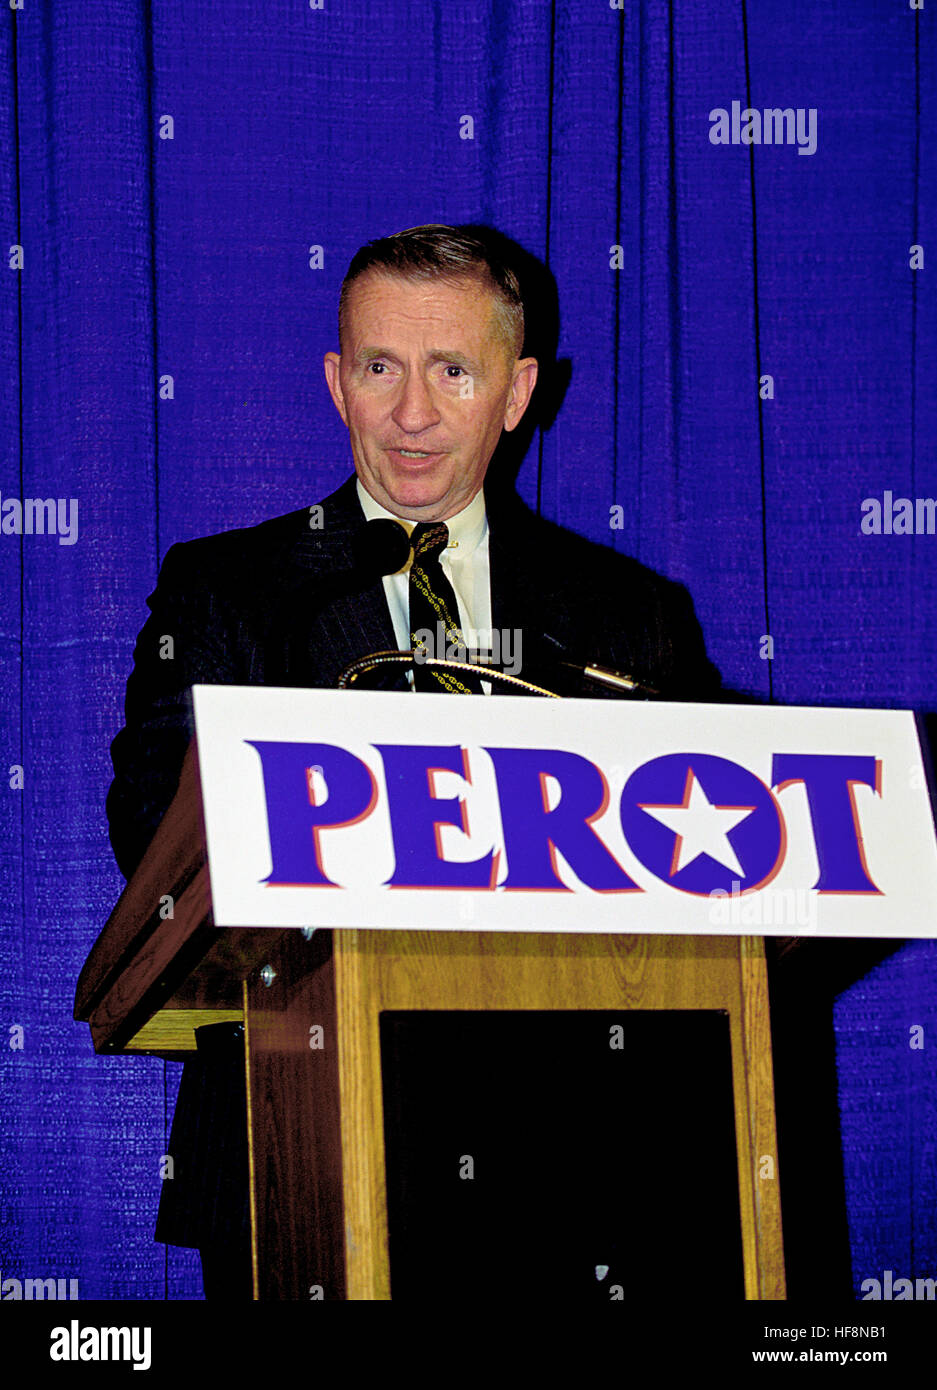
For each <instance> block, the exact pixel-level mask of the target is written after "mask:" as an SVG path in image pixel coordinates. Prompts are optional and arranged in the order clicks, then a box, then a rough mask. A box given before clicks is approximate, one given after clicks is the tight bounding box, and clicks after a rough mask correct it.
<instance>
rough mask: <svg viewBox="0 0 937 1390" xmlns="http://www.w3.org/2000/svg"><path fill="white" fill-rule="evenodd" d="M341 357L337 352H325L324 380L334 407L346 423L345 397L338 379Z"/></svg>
mask: <svg viewBox="0 0 937 1390" xmlns="http://www.w3.org/2000/svg"><path fill="white" fill-rule="evenodd" d="M341 364H342V359H341V358H340V357H339V355H338V353H337V352H327V353H326V354H325V361H324V364H323V365H324V366H325V381H326V385H327V386H328V388H329V395H330V396H331V397H332V400H333V401H334V402H335V409H336V410H337V411H338V413H339V415H340V416H341V417H342V419H343V420H344V422H345V424H346V425H347V424H348V416H347V415H346V414H345V397H344V396H343V395H342V383H341V379H340V368H341Z"/></svg>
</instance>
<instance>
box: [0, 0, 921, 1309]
mask: <svg viewBox="0 0 937 1390" xmlns="http://www.w3.org/2000/svg"><path fill="white" fill-rule="evenodd" d="M927 23H928V21H927V17H926V12H925V13H923V14H922V13H915V12H910V11H907V12H906V11H904V10H902V8H901V6H890V7H889V6H883V5H882V4H881V3H880V0H829V3H825V4H823V5H816V4H815V3H814V4H808V3H805V0H762V3H760V4H759V5H757V6H753V5H751V4H747V3H745V0H739V3H733V4H725V5H723V4H719V5H715V4H714V5H709V6H700V5H699V4H698V3H694V2H693V0H669V3H668V0H635V3H632V4H629V6H628V7H627V9H626V10H619V9H615V8H613V7H612V6H611V5H607V4H606V5H603V4H602V3H596V0H563V3H557V2H556V0H553V2H552V3H550V4H544V3H542V2H541V0H486V3H482V4H475V5H464V6H459V5H453V4H447V3H442V0H436V3H433V4H429V3H427V2H426V0H394V3H393V4H392V5H390V6H384V7H375V6H373V5H369V4H368V3H366V0H352V2H351V3H344V4H342V5H341V6H334V7H332V8H331V9H323V10H313V9H311V8H309V7H304V6H303V5H297V4H294V3H292V0H268V3H266V4H264V5H263V6H257V5H255V4H252V3H248V0H234V2H233V3H231V4H226V5H224V6H221V5H214V4H213V5H200V6H191V5H185V4H183V3H181V0H145V2H144V0H111V2H110V3H109V4H108V5H107V6H106V7H104V8H103V9H101V10H98V11H95V13H94V16H93V20H92V19H90V18H89V12H88V9H87V6H85V5H81V4H79V3H78V0H62V3H57V4H56V5H55V6H54V7H43V6H41V5H38V4H35V5H32V4H27V6H26V7H25V8H24V9H22V10H17V11H10V12H9V13H6V14H5V17H4V19H3V21H2V23H0V118H2V120H3V123H4V129H5V130H6V132H7V139H6V142H5V149H6V157H5V158H4V159H3V160H2V161H0V218H2V225H3V228H4V240H3V244H2V250H3V265H2V270H3V279H2V289H0V346H2V349H3V352H4V360H5V362H6V380H7V389H6V391H5V392H4V393H3V397H2V399H0V412H2V428H0V502H2V499H4V498H10V497H14V498H50V499H53V500H55V501H56V502H57V503H58V502H59V501H62V502H63V503H64V504H65V505H66V508H67V507H68V506H69V505H70V504H71V503H75V504H76V505H77V519H78V531H77V540H76V542H75V543H74V544H59V540H60V539H61V538H60V537H56V536H49V535H43V536H17V535H7V534H2V533H0V708H2V720H3V730H2V732H3V738H2V748H3V762H2V765H0V772H2V773H3V777H4V780H5V781H6V782H9V781H10V780H11V779H13V780H15V778H14V775H13V773H12V772H8V769H12V768H14V767H17V766H22V767H23V778H24V782H23V787H22V789H17V790H14V789H12V788H11V789H10V790H9V791H6V790H5V791H4V794H3V795H2V796H0V866H2V870H3V875H4V882H5V883H6V884H7V885H9V886H8V888H7V891H6V892H4V893H3V894H2V895H0V1016H2V1018H3V1019H4V1020H9V1023H10V1026H12V1025H13V1024H21V1025H22V1026H23V1027H24V1028H25V1045H24V1047H23V1050H22V1051H13V1050H9V1049H8V1050H7V1051H6V1055H5V1056H4V1060H3V1063H2V1068H3V1069H2V1071H0V1101H2V1105H0V1113H2V1114H3V1117H4V1118H3V1135H2V1141H0V1164H2V1165H3V1170H4V1173H5V1182H4V1185H3V1195H2V1198H0V1201H2V1209H0V1217H2V1227H3V1234H2V1238H0V1241H2V1243H0V1256H2V1259H0V1266H2V1268H3V1269H4V1271H5V1272H10V1273H16V1272H19V1271H20V1270H22V1273H23V1274H24V1275H31V1274H35V1275H49V1276H52V1275H56V1276H59V1277H78V1278H79V1279H80V1283H81V1295H82V1297H83V1298H90V1297H103V1298H121V1297H123V1298H126V1297H139V1298H159V1297H164V1296H169V1297H191V1296H196V1295H197V1293H198V1291H199V1288H200V1279H199V1275H198V1272H197V1265H196V1261H195V1259H194V1256H192V1255H191V1254H188V1253H184V1254H181V1255H178V1254H173V1255H172V1257H171V1259H170V1261H169V1264H168V1266H167V1265H166V1263H165V1252H164V1251H163V1249H162V1248H161V1247H158V1246H157V1245H156V1244H155V1243H154V1242H153V1240H152V1228H153V1223H154V1221H155V1210H156V1203H157V1200H158V1195H159V1176H158V1174H159V1160H160V1156H161V1154H162V1153H163V1152H164V1150H165V1147H166V1128H165V1124H166V1118H167V1114H171V1108H172V1101H173V1097H174V1092H175V1087H176V1085H177V1081H178V1067H176V1066H175V1065H173V1064H162V1063H160V1062H158V1061H156V1060H147V1059H102V1058H96V1057H95V1056H94V1054H93V1052H92V1049H91V1044H90V1040H89V1038H88V1036H87V1030H86V1029H85V1028H84V1027H83V1026H80V1027H79V1026H77V1025H75V1024H73V1023H72V1022H71V1003H72V991H73V987H74V982H75V979H76V977H77V974H78V971H79V969H80V967H81V963H82V961H83V959H84V957H85V955H86V953H87V950H88V948H89V947H90V945H91V942H92V941H93V939H94V937H95V936H96V934H97V932H98V931H99V929H100V927H101V925H102V924H103V922H104V920H105V919H106V917H107V915H108V913H109V911H110V908H111V906H112V905H113V902H114V900H115V899H116V897H117V894H118V892H119V890H120V887H121V884H122V880H121V879H120V876H119V874H118V873H117V870H116V868H115V867H114V865H113V862H112V859H111V855H110V851H109V847H108V843H107V834H106V824H105V818H104V809H103V808H104V796H105V793H106V790H107V786H108V782H109V778H110V764H109V757H108V745H109V742H110V739H111V738H112V737H113V736H114V734H115V733H116V731H117V729H118V728H119V727H120V723H121V705H122V699H123V687H124V682H125V679H126V676H127V674H128V672H129V669H130V664H131V653H132V649H133V644H134V640H135V636H136V633H137V632H138V631H139V629H140V627H141V626H142V623H143V621H144V617H145V607H144V600H145V597H146V595H147V594H148V593H149V592H150V591H151V590H152V588H153V585H154V581H155V577H156V573H157V568H158V563H159V560H160V559H161V557H162V555H163V554H165V551H166V549H168V547H169V546H170V545H171V544H173V543H174V542H176V541H179V540H184V539H187V538H190V537H193V536H197V535H204V534H208V533H213V532H217V531H219V530H223V529H226V528H230V527H234V526H244V525H249V524H252V523H254V522H258V521H260V520H262V519H264V518H266V517H270V516H275V515H278V514H280V513H283V512H286V511H289V510H291V509H293V508H296V507H299V506H302V505H306V504H309V503H311V502H314V501H316V500H317V499H318V498H320V497H322V496H323V495H325V494H326V493H327V492H329V491H331V490H332V489H333V488H334V487H335V486H337V485H338V483H339V482H340V481H341V480H342V479H343V478H344V477H345V476H346V474H347V473H348V471H349V468H350V455H349V450H348V441H347V434H346V432H345V430H344V427H343V426H342V424H341V422H340V420H339V418H338V416H337V414H336V413H335V411H334V409H333V407H332V405H331V402H330V400H329V398H328V394H327V391H326V388H325V384H324V379H323V373H322V365H321V364H322V357H323V354H324V353H325V352H326V351H327V350H330V349H333V348H335V347H336V346H337V341H336V338H337V334H336V313H337V301H338V290H339V286H340V283H341V279H342V276H343V274H344V271H345V269H346V267H347V264H348V261H349V260H350V258H351V255H352V254H353V252H354V251H355V250H356V249H357V247H358V246H359V245H361V244H362V243H363V242H364V241H366V240H368V239H370V238H372V237H376V236H379V235H383V234H386V233H388V232H391V231H394V230H398V229H400V228H403V227H408V226H413V225H416V224H419V223H422V222H430V221H434V222H435V221H443V222H462V221H482V222H489V223H491V224H493V225H496V226H497V227H499V228H500V229H501V230H502V231H504V232H506V233H507V234H508V235H510V236H512V237H514V238H516V239H517V240H518V241H519V242H520V243H521V244H522V245H523V246H524V247H525V248H526V249H527V250H528V251H530V252H531V253H533V254H534V255H536V256H538V257H539V258H541V259H542V260H544V261H545V262H546V263H547V264H548V266H549V268H550V270H551V272H552V273H553V275H554V276H555V278H556V282H557V287H558V293H559V304H560V316H561V317H560V332H559V357H560V358H561V359H562V360H563V361H564V362H566V363H568V366H569V370H570V373H571V375H570V380H569V386H568V389H567V391H566V394H565V399H564V401H563V405H562V409H561V410H560V413H559V416H558V418H557V420H556V423H555V424H554V425H553V426H552V428H550V429H549V430H547V431H545V432H544V433H542V434H539V435H536V436H535V437H534V440H533V442H532V444H531V448H530V450H529V452H528V454H527V457H526V460H525V462H524V464H523V466H522V468H521V471H520V474H519V479H518V487H519V490H520V492H521V494H522V495H523V496H524V497H525V499H526V500H528V501H529V502H531V503H532V504H533V505H536V506H539V507H540V509H541V511H542V512H543V514H544V515H546V516H548V517H550V518H552V519H555V520H557V521H559V522H561V523H562V524H564V525H566V526H568V527H570V528H572V529H573V530H575V531H578V532H580V533H581V534H583V535H587V536H589V537H591V538H592V539H594V540H597V541H600V542H603V543H605V544H608V545H612V546H614V547H616V548H617V549H620V550H622V551H623V552H625V553H628V554H632V555H636V556H637V557H638V558H639V559H641V560H643V561H644V562H645V563H647V564H649V565H651V566H653V567H655V568H656V569H659V570H660V571H662V572H663V573H665V574H667V575H669V576H671V577H673V578H675V579H678V580H681V581H682V582H684V583H686V584H687V585H688V586H689V588H690V590H691V592H692V594H693V597H694V600H695V602H696V606H697V611H698V614H699V616H700V620H701V622H702V625H703V628H704V631H705V634H706V637H707V642H708V645H709V648H710V651H711V654H712V656H713V658H714V660H715V661H716V663H717V664H718V665H719V666H720V668H721V670H722V671H723V674H724V676H725V678H726V680H727V682H728V683H730V684H733V685H736V686H738V687H740V688H743V689H745V690H748V691H750V692H753V693H757V694H759V695H761V696H767V695H768V694H769V693H773V695H774V697H775V698H776V699H778V700H780V701H781V702H783V703H804V704H823V703H826V704H834V705H848V704H855V705H876V706H892V705H896V706H901V707H909V708H926V709H934V708H935V707H937V697H935V688H937V642H935V639H934V636H933V613H934V610H935V602H937V563H935V546H937V537H934V536H928V535H917V536H907V537H902V536H894V535H878V536H868V535H863V534H862V533H861V532H860V519H861V511H860V508H861V504H862V501H863V499H865V498H867V497H878V498H881V497H882V495H883V493H884V492H885V491H886V490H890V491H892V492H893V493H894V495H895V496H899V495H904V496H909V497H923V496H929V497H934V496H937V465H935V457H934V450H933V439H934V438H935V435H937V418H935V416H937V382H935V367H934V363H935V361H937V356H935V351H934V349H935V344H937V301H935V298H934V296H933V295H932V294H928V293H927V292H926V283H927V282H926V279H925V275H926V271H914V270H911V269H910V266H909V262H910V258H911V247H912V245H913V244H914V243H916V242H923V243H925V254H929V253H930V248H928V247H926V242H927V228H928V227H929V225H930V223H931V221H932V218H933V213H934V198H935V191H934V190H935V186H937V181H935V177H934V176H935V173H937V169H935V158H937V156H935V152H934V142H933V140H930V139H928V138H927V132H928V131H930V130H931V129H933V126H934V122H933V120H932V119H930V118H931V117H933V116H934V114H935V109H934V108H935V93H937V72H935V62H937V57H935V53H934V45H933V44H932V43H929V42H928V41H927V33H928V31H927ZM735 101H738V102H740V103H741V104H742V106H745V105H746V104H747V103H750V104H751V105H752V106H753V107H755V108H756V109H763V108H773V107H780V108H787V107H790V108H802V109H804V110H805V111H806V110H809V109H810V108H816V110H817V116H818V125H817V131H818V141H817V148H816V152H815V153H813V154H800V153H798V149H797V148H796V146H792V145H780V146H768V145H762V146H755V147H751V148H750V147H748V146H745V145H739V144H735V145H718V144H714V143H712V141H711V139H710V131H711V120H710V112H711V111H713V110H714V109H716V108H725V109H726V110H731V107H732V103H733V102H735ZM16 244H21V245H22V247H23V256H24V264H23V268H22V269H21V270H17V269H12V268H10V260H11V256H12V255H13V253H12V251H11V250H10V248H12V247H13V246H14V245H16ZM759 372H760V373H761V374H762V376H767V377H770V385H769V386H768V387H767V388H766V387H765V386H764V385H763V384H761V383H760V382H759ZM760 390H761V395H760V394H759V392H760ZM0 515H2V513H0ZM769 636H770V637H771V638H772V640H773V644H774V647H773V652H774V654H773V660H772V661H771V662H770V663H769V662H768V661H767V660H766V659H765V651H766V646H765V638H766V637H769ZM909 951H910V954H909V955H908V956H907V959H908V960H912V961H913V971H909V970H906V969H905V967H904V966H903V965H902V964H901V963H900V962H901V960H903V959H904V957H900V958H897V960H896V962H895V963H894V964H893V965H892V966H890V967H889V968H885V969H883V970H882V971H880V972H878V973H876V974H875V976H874V977H870V979H869V980H868V981H865V982H863V984H862V985H861V986H857V987H856V989H857V990H858V991H859V993H857V994H854V995H853V994H851V995H850V996H849V997H848V998H846V999H845V1000H844V1001H841V1004H840V1006H838V1010H837V1028H838V1039H839V1050H840V1080H841V1087H840V1089H841V1100H842V1105H843V1115H844V1135H845V1143H846V1150H847V1171H848V1175H849V1182H850V1184H851V1186H850V1203H851V1206H850V1213H851V1220H852V1232H853V1246H854V1252H855V1259H856V1269H857V1276H858V1274H860V1273H861V1272H862V1270H863V1269H864V1268H865V1264H866V1263H868V1261H869V1260H870V1259H872V1258H873V1255H874V1260H878V1261H879V1262H881V1261H883V1260H890V1261H892V1265H891V1267H893V1268H896V1269H898V1268H901V1269H902V1270H903V1271H905V1272H906V1273H908V1274H909V1275H911V1274H914V1273H915V1272H916V1273H918V1274H922V1275H923V1274H927V1273H931V1274H932V1273H933V1266H934V1264H935V1260H937V1251H935V1249H934V1245H933V1239H934V1237H933V1229H934V1223H932V1222H931V1224H930V1226H929V1227H927V1229H928V1230H929V1232H930V1234H929V1236H928V1238H927V1240H925V1239H924V1238H923V1237H922V1234H921V1233H922V1228H923V1227H925V1226H926V1223H927V1221H928V1219H929V1218H928V1217H927V1216H926V1215H925V1211H926V1210H927V1209H929V1204H930V1203H931V1201H932V1195H933V1194H932V1191H931V1188H930V1187H929V1186H928V1185H927V1183H924V1182H923V1180H922V1181H917V1180H915V1181H914V1182H911V1181H910V1178H909V1174H911V1173H912V1172H920V1171H921V1170H920V1167H919V1166H918V1167H915V1165H919V1161H920V1155H921V1153H922V1152H924V1151H925V1150H926V1151H928V1152H930V1151H931V1150H932V1147H933V1144H934V1143H935V1137H937V1122H935V1118H934V1108H933V1089H932V1088H930V1083H929V1082H928V1084H927V1085H924V1084H923V1082H922V1081H921V1078H920V1076H918V1077H917V1079H916V1080H915V1081H914V1082H913V1084H912V1081H911V1080H907V1078H905V1081H907V1084H905V1081H902V1080H900V1078H901V1077H905V1071H904V1070H902V1069H904V1068H907V1066H909V1065H911V1063H910V1062H909V1060H908V1057H907V1055H906V1053H907V1029H906V1019H907V1009H908V1008H909V1007H911V1002H913V1007H914V1009H915V1010H916V1011H917V1012H916V1013H915V1018H917V1014H918V1013H921V1017H922V1021H924V1022H926V1015H927V1009H928V1007H929V1006H928V1004H927V997H928V996H927V995H926V994H923V993H921V992H920V981H922V980H924V981H927V982H929V987H930V988H931V989H932V987H933V985H934V984H937V954H935V950H934V947H933V946H932V944H931V943H922V942H919V943H916V944H915V945H914V947H913V948H909ZM890 972H891V973H890ZM915 982H917V983H915ZM930 997H932V995H931V996H930ZM856 1000H858V1001H859V1002H858V1003H856V1002H855V1001H856ZM850 1001H852V1002H850ZM853 1004H855V1007H853ZM912 1021H913V1020H912ZM873 1034H874V1035H875V1037H876V1038H877V1039H879V1041H878V1042H876V1044H875V1046H876V1047H877V1048H878V1049H879V1050H878V1051H877V1052H876V1054H875V1056H876V1058H877V1059H878V1063H881V1074H882V1077H883V1080H882V1085H883V1086H885V1085H887V1086H890V1087H891V1088H892V1089H891V1091H890V1092H889V1094H890V1095H891V1096H892V1099H893V1105H894V1106H895V1107H897V1108H898V1109H897V1111H892V1112H890V1116H891V1117H890V1119H889V1121H888V1124H887V1126H886V1125H885V1122H884V1120H883V1118H882V1112H881V1110H880V1109H878V1108H876V1107H875V1106H872V1107H869V1106H868V1105H867V1104H866V1103H865V1101H864V1100H863V1099H862V1084H863V1083H862V1077H863V1075H864V1071H863V1068H865V1067H866V1066H867V1064H868V1055H869V1054H868V1048H869V1047H870V1046H871V1042H870V1038H871V1036H872V1035H873ZM883 1037H887V1038H888V1039H890V1041H889V1042H887V1043H882V1042H881V1041H880V1040H881V1038H883ZM883 1048H884V1049H885V1051H884V1052H883V1050H882V1049H883ZM889 1049H890V1050H889ZM912 1060H913V1059H912ZM878 1063H877V1064H878ZM898 1113H900V1123H898V1122H897V1121H895V1115H896V1114H898ZM928 1146H929V1147H928ZM880 1149H881V1150H883V1151H884V1150H885V1149H887V1151H888V1153H889V1155H890V1157H889V1160H888V1164H887V1165H886V1166H887V1168H888V1176H887V1179H882V1181H881V1182H879V1183H878V1185H876V1184H874V1183H872V1184H870V1182H869V1180H868V1177H867V1174H866V1171H865V1169H864V1168H863V1164H864V1163H865V1161H866V1154H867V1152H869V1151H871V1150H874V1151H875V1152H879V1150H880ZM893 1211H898V1212H899V1213H900V1219H896V1220H895V1221H892V1219H891V1217H890V1216H888V1213H890V1212H893ZM883 1223H885V1225H887V1235H886V1234H882V1232H883V1231H884V1230H885V1225H883ZM928 1241H929V1242H930V1243H928ZM927 1261H930V1266H929V1267H927ZM873 1262H874V1261H873ZM14 1267H15V1268H14ZM886 1267H888V1266H886ZM872 1272H874V1271H872Z"/></svg>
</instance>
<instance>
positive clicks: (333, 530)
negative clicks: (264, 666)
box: [267, 477, 406, 689]
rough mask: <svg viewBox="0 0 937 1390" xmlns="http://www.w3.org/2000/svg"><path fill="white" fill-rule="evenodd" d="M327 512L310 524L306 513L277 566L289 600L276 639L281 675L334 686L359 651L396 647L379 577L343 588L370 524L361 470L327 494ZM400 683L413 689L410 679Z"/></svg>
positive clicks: (290, 681) (287, 680)
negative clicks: (359, 484)
mask: <svg viewBox="0 0 937 1390" xmlns="http://www.w3.org/2000/svg"><path fill="white" fill-rule="evenodd" d="M301 515H302V514H301ZM321 520H322V525H321V526H319V527H311V526H309V525H308V519H307V524H305V525H302V529H301V530H300V532H299V534H298V535H297V537H296V538H295V540H294V541H293V542H292V543H291V544H290V545H289V547H288V548H287V550H286V552H285V554H284V555H283V556H282V559H281V563H280V565H278V567H277V570H278V580H279V583H278V585H277V588H278V590H279V596H278V599H277V601H278V602H279V603H280V604H281V605H282V608H281V612H280V614H279V616H278V618H277V619H276V620H275V627H274V634H273V640H272V642H271V644H270V645H271V648H272V660H273V664H274V666H275V667H276V668H278V669H277V671H276V673H275V678H276V680H277V682H278V683H279V682H282V683H283V684H286V685H291V686H334V685H335V682H336V680H337V679H338V676H339V674H340V673H341V671H342V670H343V668H344V667H345V666H347V665H348V664H349V663H350V662H352V661H355V660H357V658H358V657H362V656H366V655H367V654H368V653H370V652H373V651H394V650H396V647H397V639H396V637H395V636H394V628H393V623H392V622H391V618H390V612H389V610H388V607H387V598H386V596H385V593H384V585H383V583H382V582H381V581H380V580H378V581H377V582H376V583H375V584H373V585H371V586H369V587H368V588H367V589H365V590H363V591H360V590H359V591H357V592H350V593H336V586H337V585H338V586H340V585H341V578H342V576H343V575H346V574H347V575H348V576H349V580H350V579H351V577H352V575H353V572H354V568H355V560H356V555H355V541H356V539H357V538H358V537H360V535H361V534H362V532H363V530H364V528H365V526H366V525H367V523H366V521H365V518H364V514H363V513H362V511H361V506H360V504H359V502H358V495H357V491H356V488H355V479H354V477H351V478H349V479H348V480H347V481H346V482H345V483H343V484H342V486H341V487H340V488H339V489H338V490H337V491H336V492H333V493H332V494H331V496H329V497H327V498H326V499H325V501H324V502H323V503H322V518H321ZM271 674H274V672H271ZM267 680H268V683H272V681H271V680H270V677H269V676H268V677H267ZM398 686H399V688H400V689H406V683H405V681H402V682H397V683H395V685H394V686H393V687H392V688H398Z"/></svg>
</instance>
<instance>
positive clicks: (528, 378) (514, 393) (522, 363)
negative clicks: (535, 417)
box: [504, 357, 537, 430]
mask: <svg viewBox="0 0 937 1390" xmlns="http://www.w3.org/2000/svg"><path fill="white" fill-rule="evenodd" d="M536 384H537V359H536V357H522V358H520V359H519V360H518V361H517V362H515V363H514V371H513V373H512V376H511V389H510V391H509V393H508V403H507V406H506V407H505V411H504V428H505V429H506V430H512V429H514V427H515V425H517V424H519V423H520V420H521V417H522V416H523V414H524V411H525V410H526V409H527V407H528V405H529V404H530V398H531V396H532V395H533V393H534V387H535V386H536Z"/></svg>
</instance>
